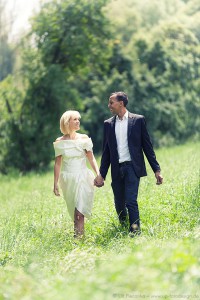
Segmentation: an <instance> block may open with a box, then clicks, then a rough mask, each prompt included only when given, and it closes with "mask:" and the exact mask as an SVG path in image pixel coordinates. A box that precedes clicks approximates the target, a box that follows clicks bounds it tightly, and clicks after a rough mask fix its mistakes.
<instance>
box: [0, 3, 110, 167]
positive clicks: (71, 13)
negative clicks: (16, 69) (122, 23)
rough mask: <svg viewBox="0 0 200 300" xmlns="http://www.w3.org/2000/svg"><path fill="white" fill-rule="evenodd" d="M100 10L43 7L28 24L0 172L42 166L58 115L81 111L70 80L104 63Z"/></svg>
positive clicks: (49, 155) (50, 151) (98, 7)
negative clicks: (17, 104)
mask: <svg viewBox="0 0 200 300" xmlns="http://www.w3.org/2000/svg"><path fill="white" fill-rule="evenodd" d="M104 4H105V1H104V0H102V1H98V2H97V3H95V2H92V3H91V2H90V1H87V0H82V1H78V0H77V1H73V3H71V2H70V1H67V2H66V1H49V2H48V3H45V4H44V5H43V6H42V9H41V11H40V13H39V14H38V15H37V16H36V17H35V18H34V20H33V27H32V33H30V35H29V38H28V39H24V40H23V43H22V46H25V50H24V52H23V54H22V58H23V61H24V63H23V66H22V71H23V77H22V82H23V84H24V91H23V98H22V99H21V102H22V105H21V109H20V112H19V113H16V112H14V115H15V117H14V119H15V120H13V116H12V115H11V113H9V114H10V123H8V124H7V127H8V130H7V135H8V139H7V140H4V141H3V142H2V143H4V149H6V148H7V150H6V152H5V151H4V152H2V153H0V156H1V157H0V160H1V171H4V172H5V171H6V168H9V167H11V166H15V167H16V168H18V169H19V170H21V171H23V172H26V171H30V170H32V169H38V168H42V167H46V166H48V164H49V162H50V161H51V159H52V156H53V149H52V142H53V141H54V139H55V137H56V136H57V135H58V132H59V119H60V116H61V114H62V113H63V112H64V111H65V110H66V109H69V108H71V107H72V106H73V108H74V109H79V110H81V109H82V108H83V105H82V103H81V97H80V94H79V93H77V92H76V90H75V88H73V81H72V79H74V77H75V76H76V75H77V73H78V72H79V70H80V71H81V69H82V68H83V67H84V66H85V67H87V65H88V64H89V65H93V69H95V66H97V62H98V61H97V57H98V59H101V60H102V63H103V61H104V57H106V53H107V52H106V51H105V53H103V51H102V50H103V48H104V47H105V44H106V43H107V42H106V39H107V36H108V35H107V31H106V26H107V25H106V24H107V21H106V19H105V17H104V16H103V13H102V6H103V5H104ZM33 44H34V47H33ZM71 83H72V85H71ZM9 88H10V87H8V89H7V91H6V93H4V94H7V93H8V90H9ZM7 100H8V102H10V101H11V100H10V99H7ZM7 100H5V97H3V98H2V101H3V102H5V101H7ZM16 101H17V99H16ZM16 120H17V122H16ZM10 141H12V143H10ZM15 153H17V155H16V154H15Z"/></svg>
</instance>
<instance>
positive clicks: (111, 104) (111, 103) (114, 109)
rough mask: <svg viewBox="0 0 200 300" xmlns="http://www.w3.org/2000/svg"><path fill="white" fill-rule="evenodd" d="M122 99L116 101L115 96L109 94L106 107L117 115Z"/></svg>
mask: <svg viewBox="0 0 200 300" xmlns="http://www.w3.org/2000/svg"><path fill="white" fill-rule="evenodd" d="M122 102H123V101H117V99H116V96H114V95H113V96H111V97H110V98H109V101H108V108H109V109H110V111H111V113H112V114H113V115H118V114H119V112H120V110H121V107H122Z"/></svg>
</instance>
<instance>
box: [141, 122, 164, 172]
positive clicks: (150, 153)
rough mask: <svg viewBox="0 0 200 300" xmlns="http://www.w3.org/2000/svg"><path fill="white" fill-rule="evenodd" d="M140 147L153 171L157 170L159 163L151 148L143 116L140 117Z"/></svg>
mask: <svg viewBox="0 0 200 300" xmlns="http://www.w3.org/2000/svg"><path fill="white" fill-rule="evenodd" d="M142 148H143V151H144V153H145V155H146V158H147V159H148V162H149V164H150V166H151V168H152V170H153V171H154V173H155V172H156V171H159V170H160V165H159V163H158V162H157V160H156V155H155V152H154V150H153V145H152V142H151V139H150V136H149V133H148V130H147V126H146V120H145V118H144V117H143V118H142Z"/></svg>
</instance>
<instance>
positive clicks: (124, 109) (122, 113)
mask: <svg viewBox="0 0 200 300" xmlns="http://www.w3.org/2000/svg"><path fill="white" fill-rule="evenodd" d="M126 112H127V110H126V108H123V109H122V110H121V111H120V112H119V113H118V118H119V119H120V120H122V119H123V116H124V115H125V113H126Z"/></svg>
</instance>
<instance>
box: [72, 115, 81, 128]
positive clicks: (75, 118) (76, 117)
mask: <svg viewBox="0 0 200 300" xmlns="http://www.w3.org/2000/svg"><path fill="white" fill-rule="evenodd" d="M79 129H80V116H79V115H74V116H72V117H71V118H70V119H69V130H70V132H72V131H77V130H79Z"/></svg>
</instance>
